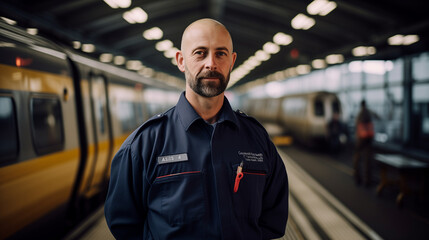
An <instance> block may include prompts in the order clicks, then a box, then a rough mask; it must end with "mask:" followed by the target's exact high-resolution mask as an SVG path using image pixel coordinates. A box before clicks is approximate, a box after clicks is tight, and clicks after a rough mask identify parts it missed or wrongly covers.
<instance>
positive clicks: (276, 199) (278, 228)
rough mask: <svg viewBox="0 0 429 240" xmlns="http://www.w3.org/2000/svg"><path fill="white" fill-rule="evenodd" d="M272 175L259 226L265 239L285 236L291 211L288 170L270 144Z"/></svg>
mask: <svg viewBox="0 0 429 240" xmlns="http://www.w3.org/2000/svg"><path fill="white" fill-rule="evenodd" d="M270 150H271V157H272V163H273V164H272V166H271V174H270V176H269V179H268V182H267V184H266V187H265V191H264V199H263V206H262V214H261V217H260V219H259V224H260V226H261V228H262V234H263V239H274V238H280V237H282V236H283V235H284V234H285V229H286V223H287V219H288V211H289V202H288V200H289V186H288V178H287V173H286V168H285V165H284V163H283V160H282V159H281V157H280V155H279V154H278V152H277V150H276V148H275V146H274V145H273V144H272V143H271V142H270Z"/></svg>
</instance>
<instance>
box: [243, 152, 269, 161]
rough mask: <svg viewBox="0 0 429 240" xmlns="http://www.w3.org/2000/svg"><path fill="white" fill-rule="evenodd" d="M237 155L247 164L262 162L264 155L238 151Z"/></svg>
mask: <svg viewBox="0 0 429 240" xmlns="http://www.w3.org/2000/svg"><path fill="white" fill-rule="evenodd" d="M238 155H240V156H242V157H243V158H244V160H246V161H248V162H263V161H264V155H263V154H262V153H252V152H240V151H238Z"/></svg>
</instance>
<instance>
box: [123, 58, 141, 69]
mask: <svg viewBox="0 0 429 240" xmlns="http://www.w3.org/2000/svg"><path fill="white" fill-rule="evenodd" d="M142 67H143V65H142V62H140V61H138V60H129V61H127V64H126V68H127V69H129V70H135V71H137V70H140V69H141V68H142Z"/></svg>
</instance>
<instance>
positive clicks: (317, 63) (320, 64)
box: [311, 59, 326, 69]
mask: <svg viewBox="0 0 429 240" xmlns="http://www.w3.org/2000/svg"><path fill="white" fill-rule="evenodd" d="M311 66H313V68H315V69H322V68H325V67H326V62H325V60H323V59H314V60H313V61H312V62H311Z"/></svg>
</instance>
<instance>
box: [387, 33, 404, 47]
mask: <svg viewBox="0 0 429 240" xmlns="http://www.w3.org/2000/svg"><path fill="white" fill-rule="evenodd" d="M403 39H404V36H403V35H401V34H396V35H395V36H392V37H390V38H388V39H387V42H388V43H389V45H402V42H403Z"/></svg>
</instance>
